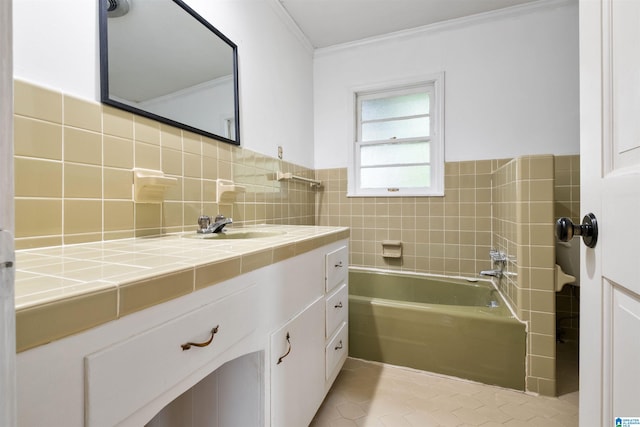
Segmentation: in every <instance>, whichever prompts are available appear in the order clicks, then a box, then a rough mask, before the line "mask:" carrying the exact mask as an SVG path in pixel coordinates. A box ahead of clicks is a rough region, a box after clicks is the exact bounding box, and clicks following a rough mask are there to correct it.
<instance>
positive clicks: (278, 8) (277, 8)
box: [266, 0, 315, 54]
mask: <svg viewBox="0 0 640 427" xmlns="http://www.w3.org/2000/svg"><path fill="white" fill-rule="evenodd" d="M266 2H267V3H269V5H270V6H271V9H273V11H274V12H275V13H276V15H277V16H278V18H280V20H281V21H282V22H283V23H284V24H285V26H286V27H287V29H288V30H289V31H290V32H291V34H293V35H294V36H295V37H296V38H297V39H298V41H299V42H300V43H301V44H302V47H304V48H305V50H307V51H308V52H309V53H311V54H313V52H314V49H315V48H314V46H313V44H311V41H310V40H309V38H308V37H307V36H306V34H305V33H303V32H302V30H301V29H300V27H299V26H298V24H297V23H296V21H294V20H293V18H292V17H291V15H289V13H288V12H287V11H286V9H285V8H284V6H283V5H282V3H281V2H280V0H266Z"/></svg>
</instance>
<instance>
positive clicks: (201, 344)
mask: <svg viewBox="0 0 640 427" xmlns="http://www.w3.org/2000/svg"><path fill="white" fill-rule="evenodd" d="M219 328H220V325H217V326H216V327H215V328H213V329H212V330H211V338H209V340H208V341H205V342H188V343H186V344H182V345H180V347H182V351H184V350H189V349H190V348H191V347H192V346H195V347H206V346H208V345H209V344H211V343H212V342H213V336H214V335H215V334H217V333H218V329H219Z"/></svg>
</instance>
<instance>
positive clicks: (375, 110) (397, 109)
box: [362, 92, 429, 122]
mask: <svg viewBox="0 0 640 427" xmlns="http://www.w3.org/2000/svg"><path fill="white" fill-rule="evenodd" d="M427 114H429V94H428V93H424V92H423V93H410V94H407V95H399V96H392V97H386V98H374V99H363V100H362V121H363V122H366V121H369V120H379V119H389V118H398V117H407V116H419V115H427Z"/></svg>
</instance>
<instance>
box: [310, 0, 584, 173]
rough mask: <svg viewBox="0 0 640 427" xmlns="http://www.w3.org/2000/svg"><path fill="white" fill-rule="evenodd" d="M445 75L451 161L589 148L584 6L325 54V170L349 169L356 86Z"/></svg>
mask: <svg viewBox="0 0 640 427" xmlns="http://www.w3.org/2000/svg"><path fill="white" fill-rule="evenodd" d="M440 71H444V72H445V158H446V160H447V161H462V160H480V159H493V158H510V157H515V156H518V155H523V154H543V153H544V154H558V155H560V154H577V153H579V149H580V147H579V135H578V132H579V121H578V112H579V111H578V109H579V105H578V102H579V99H578V6H577V1H572V0H568V1H565V0H560V1H559V2H556V3H554V4H553V5H552V6H549V5H548V4H547V5H545V6H544V7H542V6H540V5H539V4H538V6H537V7H536V8H519V9H518V11H517V12H516V11H511V12H509V13H501V14H494V15H491V17H487V16H485V17H484V18H482V19H476V20H474V21H469V20H467V22H465V23H458V24H456V25H449V26H444V25H441V26H440V27H438V28H432V29H431V30H428V31H421V32H417V31H414V32H412V33H410V34H409V33H405V34H404V35H403V36H402V37H395V38H386V39H379V40H372V41H371V42H370V43H360V44H352V45H349V46H347V45H343V46H341V48H336V47H334V48H327V49H322V50H317V51H316V54H315V60H314V96H315V101H314V109H315V131H314V134H315V167H316V168H318V169H325V168H338V167H346V166H347V154H348V149H349V147H350V145H351V144H352V129H353V111H352V101H351V100H352V96H353V95H352V94H353V92H354V88H357V87H362V86H366V85H375V84H378V83H381V82H387V81H388V82H393V81H401V80H406V79H411V78H416V79H419V78H420V77H421V76H423V75H429V74H432V73H435V72H440Z"/></svg>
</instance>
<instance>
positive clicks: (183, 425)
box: [16, 239, 348, 427]
mask: <svg viewBox="0 0 640 427" xmlns="http://www.w3.org/2000/svg"><path fill="white" fill-rule="evenodd" d="M301 247H303V246H301ZM336 251H337V252H336ZM334 252H335V254H333V253H334ZM274 253H275V251H274ZM347 253H348V251H347V240H346V239H343V240H337V241H333V242H331V243H325V244H324V245H319V246H316V247H315V249H310V250H308V249H305V250H303V251H300V253H297V254H295V255H294V256H290V257H288V258H285V259H284V260H281V261H278V262H275V263H272V264H269V265H266V266H264V267H260V268H256V269H254V270H251V271H248V272H246V273H243V274H240V275H238V276H235V277H232V278H230V279H227V280H224V281H222V282H220V283H217V284H215V285H212V286H207V287H204V288H202V289H199V290H196V291H194V292H192V293H189V294H187V295H184V296H181V297H179V298H175V299H171V300H169V301H167V302H164V303H161V304H157V305H153V306H151V307H149V308H146V309H144V310H140V311H137V312H134V313H132V314H129V315H126V316H123V317H120V318H118V319H117V320H114V321H110V322H108V323H105V324H102V325H100V326H97V327H94V328H91V329H89V330H87V331H85V332H81V333H77V334H74V335H71V336H68V337H65V338H61V339H58V340H54V341H52V342H50V343H48V344H45V345H41V346H38V347H35V348H32V349H30V350H26V351H23V352H21V353H18V355H17V361H16V362H17V377H18V387H17V393H18V423H19V425H21V426H44V425H46V426H48V427H58V426H59V427H82V426H84V427H94V426H116V425H117V426H136V427H139V426H144V425H147V424H148V423H150V424H149V425H150V426H154V427H155V426H163V425H178V424H176V422H175V420H181V421H180V422H179V425H180V427H196V426H204V425H206V426H213V427H235V426H242V427H254V426H255V427H268V426H271V427H302V426H306V425H308V424H309V422H310V421H311V419H312V418H313V416H314V415H315V412H316V411H317V409H318V407H319V406H320V404H321V403H322V400H323V398H324V396H325V395H326V393H327V391H328V387H330V385H331V383H332V382H333V381H334V380H335V377H336V375H337V373H338V371H339V370H340V367H341V366H342V363H343V362H344V360H345V358H346V354H347V349H348V342H347V340H348V337H347V335H346V334H347V332H346V331H347V329H346V312H347V303H348V296H347V274H346V273H347V258H346V257H347ZM330 254H333V255H330ZM336 257H337V258H336ZM274 258H275V255H274ZM334 258H335V259H334ZM329 259H331V261H330V263H331V265H340V264H339V263H340V261H342V262H343V267H332V269H331V270H332V271H334V273H332V274H333V275H332V277H333V279H331V281H332V282H331V284H329V283H328V282H327V278H328V277H329V275H330V274H328V272H329V269H328V268H327V266H328V265H329V264H328V262H329V261H328V260H329ZM214 273H215V271H214ZM334 279H335V280H334ZM333 282H335V284H334V283H333ZM340 306H341V307H340ZM338 307H340V308H338ZM216 327H217V330H216V332H215V333H214V334H213V340H212V342H211V343H210V344H209V345H207V346H204V347H198V346H193V347H191V348H190V349H188V350H183V349H182V345H183V344H186V343H188V342H195V343H203V342H204V343H206V342H207V341H209V340H210V338H212V335H211V334H212V332H213V331H214V329H215V328H216ZM287 336H288V337H289V338H288V339H287ZM280 357H282V361H281V363H279V364H278V363H277V362H278V359H279V358H280ZM194 408H203V409H202V410H194ZM183 415H184V416H183ZM203 420H205V421H203ZM211 420H215V423H213V424H212V423H211V422H212V421H211Z"/></svg>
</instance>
